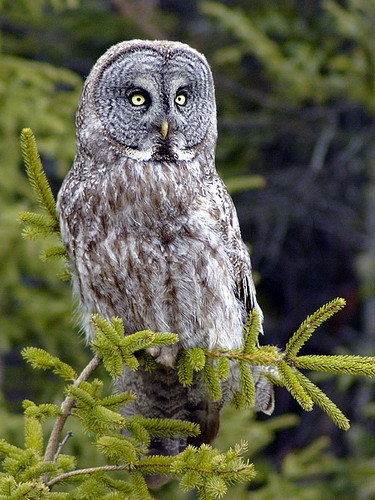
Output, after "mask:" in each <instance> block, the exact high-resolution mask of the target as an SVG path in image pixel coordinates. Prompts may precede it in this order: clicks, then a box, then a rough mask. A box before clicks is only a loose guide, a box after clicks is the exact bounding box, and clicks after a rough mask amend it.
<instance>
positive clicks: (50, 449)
mask: <svg viewBox="0 0 375 500" xmlns="http://www.w3.org/2000/svg"><path fill="white" fill-rule="evenodd" d="M101 362H102V360H101V359H100V358H99V357H98V356H94V357H93V358H92V360H91V361H90V362H89V364H88V365H87V366H86V367H85V368H84V369H83V370H82V372H81V373H80V375H79V376H78V377H77V378H76V379H75V381H74V384H73V385H74V386H75V387H77V386H78V385H79V384H80V383H81V382H84V381H85V380H87V379H88V378H89V376H90V375H91V374H92V372H93V371H94V370H95V369H96V368H97V367H98V366H99V365H100V364H101ZM73 404H74V401H73V399H72V398H70V397H67V398H65V399H64V401H63V402H62V404H61V415H60V416H59V417H58V418H57V419H56V422H55V425H54V426H53V429H52V432H51V435H50V438H49V440H48V443H47V447H46V452H45V454H44V460H45V461H46V462H52V461H54V460H55V459H56V458H57V456H58V454H57V450H58V447H59V437H60V432H61V431H62V429H63V427H64V425H65V422H66V419H67V418H68V417H69V415H70V411H71V409H72V408H73Z"/></svg>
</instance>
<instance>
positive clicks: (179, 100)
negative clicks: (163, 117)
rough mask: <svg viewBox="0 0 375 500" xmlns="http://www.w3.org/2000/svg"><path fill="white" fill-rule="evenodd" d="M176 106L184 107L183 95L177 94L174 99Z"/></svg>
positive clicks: (184, 97)
mask: <svg viewBox="0 0 375 500" xmlns="http://www.w3.org/2000/svg"><path fill="white" fill-rule="evenodd" d="M175 102H176V104H178V105H179V106H184V105H185V104H186V96H185V95H184V94H179V95H177V96H176V99H175Z"/></svg>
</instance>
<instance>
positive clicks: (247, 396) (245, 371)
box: [238, 361, 255, 408]
mask: <svg viewBox="0 0 375 500" xmlns="http://www.w3.org/2000/svg"><path fill="white" fill-rule="evenodd" d="M238 369H239V371H240V384H241V389H242V393H243V400H242V403H243V405H244V406H245V407H247V408H253V407H254V405H255V385H254V379H253V376H252V373H251V369H250V367H249V365H247V364H246V363H244V362H243V361H240V362H239V363H238Z"/></svg>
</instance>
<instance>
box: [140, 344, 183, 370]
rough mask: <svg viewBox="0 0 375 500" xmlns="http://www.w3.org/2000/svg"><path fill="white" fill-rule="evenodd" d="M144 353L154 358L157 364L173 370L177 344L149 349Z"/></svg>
mask: <svg viewBox="0 0 375 500" xmlns="http://www.w3.org/2000/svg"><path fill="white" fill-rule="evenodd" d="M146 351H147V352H148V353H149V354H151V356H153V357H154V358H155V361H156V362H157V363H160V364H161V365H164V366H168V367H169V368H174V367H175V364H176V358H177V353H178V344H173V345H168V346H163V347H149V348H148V349H146Z"/></svg>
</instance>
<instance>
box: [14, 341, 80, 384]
mask: <svg viewBox="0 0 375 500" xmlns="http://www.w3.org/2000/svg"><path fill="white" fill-rule="evenodd" d="M21 356H22V357H23V358H24V359H25V360H26V361H27V362H28V363H30V364H31V366H32V367H33V368H38V369H41V370H52V371H53V373H55V374H56V375H59V376H60V377H61V378H62V379H64V380H74V379H75V378H76V377H77V373H76V372H75V370H74V369H73V368H72V367H71V366H70V365H68V364H66V363H64V362H63V361H61V360H60V359H59V358H57V357H56V356H52V355H51V354H49V353H48V352H47V351H45V350H44V349H38V348H36V347H26V348H25V349H23V350H22V351H21Z"/></svg>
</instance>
